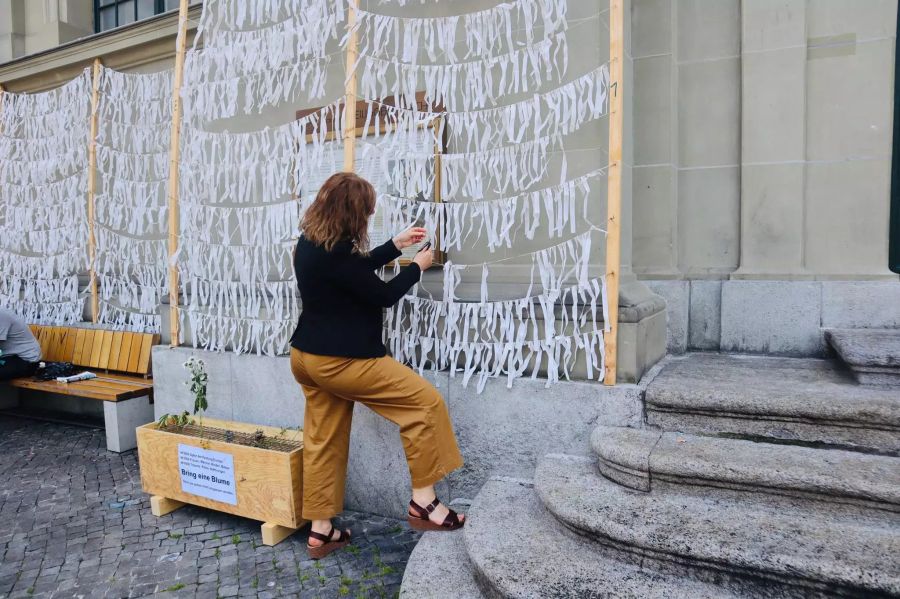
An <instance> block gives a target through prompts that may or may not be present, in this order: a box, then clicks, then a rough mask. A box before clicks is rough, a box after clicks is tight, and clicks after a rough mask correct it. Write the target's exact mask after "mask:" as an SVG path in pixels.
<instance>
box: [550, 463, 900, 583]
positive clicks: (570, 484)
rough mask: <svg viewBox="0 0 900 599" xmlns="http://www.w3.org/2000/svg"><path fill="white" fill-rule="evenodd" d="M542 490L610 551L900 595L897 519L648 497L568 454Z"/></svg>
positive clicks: (788, 501)
mask: <svg viewBox="0 0 900 599" xmlns="http://www.w3.org/2000/svg"><path fill="white" fill-rule="evenodd" d="M535 490H536V491H537V493H538V494H539V495H540V497H541V500H542V501H543V503H544V505H545V506H546V507H547V509H548V510H549V511H550V512H551V513H553V515H554V516H556V517H557V518H558V519H559V520H560V521H561V522H563V523H564V524H565V525H567V526H569V527H570V528H572V529H574V530H578V531H579V532H580V533H581V534H584V535H586V536H588V537H590V538H592V539H594V540H596V541H597V542H599V543H601V544H614V545H617V546H619V547H622V548H628V549H629V550H631V551H633V552H635V553H636V554H640V555H644V556H649V557H652V558H655V559H673V560H676V561H678V562H680V563H683V564H686V565H689V566H692V567H694V568H697V569H702V570H706V571H708V572H718V573H721V574H724V575H726V576H732V577H734V578H735V579H741V578H745V579H746V580H747V581H748V585H750V588H770V589H779V590H780V592H784V593H789V592H790V589H791V588H793V589H795V590H796V592H798V593H800V594H802V595H804V596H805V595H807V594H810V593H822V592H827V593H828V594H834V595H838V596H840V595H843V596H851V597H859V596H867V597H868V596H891V595H892V594H893V595H896V594H900V561H898V560H897V559H896V556H897V555H900V517H898V515H897V514H896V513H893V512H876V510H867V511H865V512H864V513H863V511H857V513H850V512H848V509H847V507H846V506H828V505H824V504H820V506H819V507H820V509H810V508H809V505H808V504H805V503H803V502H797V501H796V500H793V499H792V498H787V497H783V498H776V497H773V496H767V495H761V494H752V495H751V494H746V493H745V494H742V495H743V496H742V497H735V496H734V494H730V493H724V494H723V493H718V492H716V491H715V490H711V489H696V490H694V491H693V492H688V491H686V490H685V491H683V492H675V491H673V490H667V491H665V492H657V491H653V492H650V493H646V492H641V491H635V490H633V489H629V488H626V487H623V486H621V485H619V484H616V483H615V482H612V481H610V480H608V479H607V478H605V477H603V476H601V475H600V474H598V472H597V469H596V467H595V465H594V463H593V462H592V461H591V460H590V459H585V458H574V457H572V456H563V455H558V454H557V455H550V456H546V457H545V458H544V459H543V460H541V462H540V463H539V464H538V467H537V470H536V472H535ZM835 507H837V508H839V509H834V508H835ZM889 556H891V557H889ZM759 580H766V581H767V582H765V583H763V584H762V585H760V583H758V582H754V581H759ZM773 596H779V594H778V593H774V592H773Z"/></svg>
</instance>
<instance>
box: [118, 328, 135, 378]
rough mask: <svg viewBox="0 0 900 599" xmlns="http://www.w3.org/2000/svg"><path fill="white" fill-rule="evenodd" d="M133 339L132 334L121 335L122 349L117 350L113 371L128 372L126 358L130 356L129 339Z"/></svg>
mask: <svg viewBox="0 0 900 599" xmlns="http://www.w3.org/2000/svg"><path fill="white" fill-rule="evenodd" d="M132 337H134V333H123V334H122V349H120V350H119V355H118V357H117V359H116V366H115V368H113V370H123V371H124V370H128V358H129V357H130V356H131V339H132Z"/></svg>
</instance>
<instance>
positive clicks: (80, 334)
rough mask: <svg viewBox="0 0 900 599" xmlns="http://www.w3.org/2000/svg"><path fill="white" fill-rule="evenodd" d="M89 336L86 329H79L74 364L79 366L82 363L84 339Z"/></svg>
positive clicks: (76, 334) (73, 357)
mask: <svg viewBox="0 0 900 599" xmlns="http://www.w3.org/2000/svg"><path fill="white" fill-rule="evenodd" d="M86 336H87V330H86V329H78V332H77V333H75V349H74V351H73V352H72V363H73V364H79V363H80V362H81V352H82V350H83V349H84V338H85V337H86Z"/></svg>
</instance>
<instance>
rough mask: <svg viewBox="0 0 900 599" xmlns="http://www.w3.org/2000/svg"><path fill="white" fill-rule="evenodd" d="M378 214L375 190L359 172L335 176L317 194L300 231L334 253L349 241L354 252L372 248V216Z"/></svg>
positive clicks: (336, 174) (363, 251) (310, 239)
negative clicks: (376, 211) (343, 241)
mask: <svg viewBox="0 0 900 599" xmlns="http://www.w3.org/2000/svg"><path fill="white" fill-rule="evenodd" d="M374 212H375V188H374V187H372V184H371V183H369V182H368V181H366V180H365V179H363V178H362V177H360V176H359V175H357V174H355V173H335V174H334V175H331V176H330V177H329V178H328V180H327V181H325V184H324V185H322V189H320V190H319V193H318V194H316V199H315V201H314V202H313V203H312V206H310V207H309V209H308V210H307V211H306V214H305V215H304V217H303V222H302V223H301V225H300V228H301V229H302V230H303V236H304V237H306V238H307V239H308V240H309V241H311V242H313V243H314V244H316V245H320V246H323V247H324V248H325V249H326V250H328V251H331V250H332V249H334V246H335V244H336V243H338V242H339V241H342V240H345V239H349V240H350V242H351V243H353V246H354V250H355V251H357V252H359V253H366V252H367V251H368V249H369V217H370V216H371V215H372V214H373V213H374Z"/></svg>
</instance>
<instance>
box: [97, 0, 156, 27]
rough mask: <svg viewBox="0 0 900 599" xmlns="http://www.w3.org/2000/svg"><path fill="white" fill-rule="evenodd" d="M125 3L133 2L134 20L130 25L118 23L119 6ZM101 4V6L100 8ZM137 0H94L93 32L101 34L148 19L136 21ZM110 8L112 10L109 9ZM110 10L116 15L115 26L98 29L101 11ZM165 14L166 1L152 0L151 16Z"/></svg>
mask: <svg viewBox="0 0 900 599" xmlns="http://www.w3.org/2000/svg"><path fill="white" fill-rule="evenodd" d="M126 2H134V20H133V21H131V22H130V23H119V8H118V7H119V5H120V4H125V3H126ZM101 3H102V4H103V6H101ZM138 4H139V2H138V0H94V32H95V33H101V32H103V31H110V30H112V29H115V28H117V27H121V26H122V25H130V24H131V23H136V22H137V21H139V20H143V19H146V18H148V17H143V18H141V19H138ZM110 7H112V8H110ZM104 9H105V10H112V12H113V13H114V14H115V15H116V24H115V25H114V26H113V27H111V28H109V29H103V28H102V27H100V13H101V11H102V10H104ZM164 12H166V0H153V15H159V14H162V13H164Z"/></svg>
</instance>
